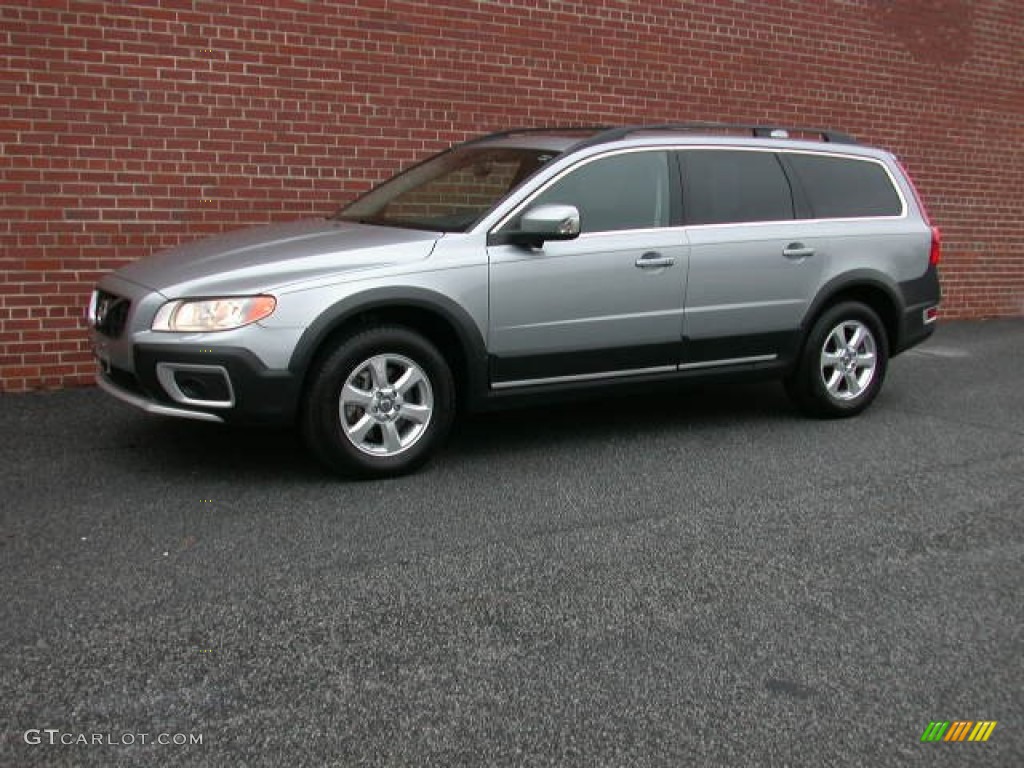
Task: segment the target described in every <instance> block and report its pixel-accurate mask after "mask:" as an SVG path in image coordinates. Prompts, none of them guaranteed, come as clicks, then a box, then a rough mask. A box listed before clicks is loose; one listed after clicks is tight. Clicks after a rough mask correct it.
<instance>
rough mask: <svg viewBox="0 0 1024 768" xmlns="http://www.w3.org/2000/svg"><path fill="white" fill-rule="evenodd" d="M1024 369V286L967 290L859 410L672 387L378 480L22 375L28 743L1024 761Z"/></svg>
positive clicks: (12, 501) (265, 755)
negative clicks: (983, 292)
mask: <svg viewBox="0 0 1024 768" xmlns="http://www.w3.org/2000/svg"><path fill="white" fill-rule="evenodd" d="M1022 382H1024V322H1022V321H998V322H979V323H954V324H946V325H943V326H942V327H940V329H939V331H938V332H937V334H936V336H935V337H934V338H933V340H931V341H929V342H928V343H927V344H926V345H924V346H923V347H921V348H919V349H917V350H914V351H911V352H908V353H907V354H905V355H903V356H901V357H899V358H897V359H896V360H895V361H893V363H892V365H891V367H890V370H889V377H888V381H887V384H886V387H885V388H884V389H883V391H882V394H881V396H880V397H879V399H878V401H877V402H876V403H875V405H874V406H873V407H872V408H871V409H870V410H869V411H868V412H867V413H865V414H864V415H863V416H861V417H859V418H857V419H853V420H847V421H814V420H807V419H804V418H802V417H800V416H798V415H797V414H796V412H795V410H794V409H793V408H792V407H791V406H790V405H789V404H788V402H787V401H786V399H785V398H784V396H783V394H782V392H781V388H779V387H777V386H775V385H765V386H751V387H730V388H686V389H680V390H669V391H668V392H667V393H659V394H658V395H657V396H651V397H645V398H628V397H627V398H616V399H611V400H599V401H592V402H586V403H578V404H569V405H564V406H560V407H548V408H543V409H528V410H520V411H515V412H511V413H504V414H497V415H487V416H478V417H474V418H472V419H469V420H466V421H464V422H462V423H461V424H460V426H459V427H458V428H457V430H456V432H455V434H454V435H453V437H452V439H451V441H450V443H449V446H448V448H447V449H446V450H445V451H444V452H443V454H442V455H441V456H440V457H439V459H438V460H437V461H436V462H434V463H433V464H432V465H430V466H429V467H428V468H427V469H425V470H424V471H422V472H420V473H419V474H416V475H414V476H411V477H405V478H401V479H398V480H389V481H384V482H372V483H347V482H343V481H339V480H335V479H333V478H332V477H330V476H328V475H326V474H324V473H323V472H321V470H320V469H319V468H318V467H317V466H316V465H315V464H314V463H313V462H312V461H311V460H310V459H309V458H308V457H307V455H306V454H305V452H304V451H303V449H302V447H301V445H300V443H299V441H298V439H297V437H296V436H295V435H294V434H292V433H291V432H288V431H260V430H243V429H228V428H224V427H217V426H211V425H205V424H200V423H187V422H176V421H166V420H161V419H157V418H154V417H150V416H147V415H145V414H142V413H139V412H136V411H134V410H132V409H130V408H128V407H126V406H123V405H121V404H119V403H117V402H114V401H112V400H110V399H109V398H107V397H105V396H104V395H102V394H101V393H99V392H98V391H95V390H77V391H65V392H56V393H39V394H30V395H4V396H3V397H0V431H2V434H3V438H4V439H3V441H2V443H0V508H2V510H3V511H2V513H0V584H2V585H3V590H4V600H3V604H2V608H0V640H2V642H0V653H2V665H0V765H4V766H8V765H9V766H35V765H40V766H43V765H45V766H63V765H68V766H72V765H73V766H93V765H95V766H108V765H140V766H142V765H147V766H148V765H188V766H192V765H209V766H225V765H246V766H262V765H266V766H300V765H309V766H326V765H337V766H348V765H368V766H378V765H379V766H385V765H388V766H390V765H396V766H492V765H493V766H504V765H509V766H513V765H526V766H533V765H557V766H645V765H650V766H663V765H665V766H667V765H673V766H681V765H737V766H750V765H784V764H785V765H808V766H822V765H864V766H882V765H886V766H888V765H928V766H932V765H957V766H960V765H987V766H1019V765H1022V764H1024V697H1022V694H1021V692H1022V691H1024V666H1022V663H1021V659H1022V658H1024V630H1022V625H1024V622H1022V605H1024V600H1022V594H1024V570H1022V563H1024V545H1022V543H1024V522H1022V514H1021V510H1022V505H1024V501H1022V499H1024V387H1022ZM936 720H942V721H945V720H949V721H956V720H971V721H981V720H994V721H997V722H998V725H997V726H996V728H995V729H994V731H993V732H992V735H991V737H990V738H989V740H988V742H986V743H983V744H976V743H967V742H964V743H935V744H932V743H925V744H923V743H921V741H920V739H921V735H922V733H923V731H924V730H925V728H926V726H928V724H929V722H930V721H936ZM45 729H51V731H56V733H50V734H48V733H46V732H45ZM30 731H36V732H38V733H29V734H28V740H30V741H35V740H38V741H39V742H41V743H35V744H29V743H26V732H30ZM93 734H99V735H101V736H102V737H103V739H104V741H105V742H113V743H102V744H82V743H72V744H61V743H60V741H61V739H64V740H72V741H77V742H81V739H80V738H78V737H80V736H86V737H89V738H91V737H92V735H93ZM143 734H146V735H148V738H146V739H142V738H141V735H143ZM128 735H131V737H132V738H131V741H132V742H133V743H124V742H127V741H129V739H128V738H127V736H128ZM160 735H168V736H169V737H170V738H174V737H176V736H179V735H184V736H185V737H189V738H194V737H195V736H196V735H199V736H200V737H201V739H202V743H201V744H184V745H180V744H178V745H176V744H173V743H171V744H157V743H155V741H156V739H157V737H158V736H160ZM48 739H52V740H55V741H56V742H57V743H54V744H50V743H49V742H48ZM142 742H145V743H142Z"/></svg>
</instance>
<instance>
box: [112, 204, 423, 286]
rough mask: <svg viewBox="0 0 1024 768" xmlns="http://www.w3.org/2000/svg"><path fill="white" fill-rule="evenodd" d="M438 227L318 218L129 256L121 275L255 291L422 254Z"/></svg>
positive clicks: (148, 282)
mask: <svg viewBox="0 0 1024 768" xmlns="http://www.w3.org/2000/svg"><path fill="white" fill-rule="evenodd" d="M439 237H441V233H439V232H424V231H421V230H411V229H396V228H393V227H376V226H368V225H364V224H356V223H353V222H347V221H332V220H324V219H318V220H314V221H296V222H292V223H290V224H277V225H273V226H269V227H257V228H254V229H243V230H238V231H236V232H228V233H226V234H223V235H216V236H214V237H208V238H205V239H203V240H196V241H194V242H191V243H187V244H185V245H181V246H178V247H177V248H172V249H170V250H168V251H163V252H161V253H158V254H155V255H153V256H150V257H149V258H145V259H142V260H141V261H137V262H134V263H133V264H129V265H128V266H126V267H123V268H122V269H120V270H119V271H118V275H119V276H120V277H123V278H125V279H127V280H130V281H132V282H133V283H137V284H138V285H142V286H145V287H147V288H150V289H151V290H154V291H159V292H160V293H162V294H164V295H165V296H166V297H167V298H171V299H175V298H179V297H182V296H196V295H205V296H213V295H216V294H225V295H242V294H246V293H259V292H262V291H269V290H272V289H274V288H280V287H281V286H284V285H288V284H290V283H294V282H298V281H301V280H308V279H312V278H317V277H323V276H325V275H331V274H338V273H341V272H347V271H354V270H361V269H372V268H375V267H386V266H390V265H394V264H400V263H405V262H410V261H418V260H421V259H424V258H426V257H427V256H429V255H430V252H431V251H432V250H433V247H434V243H435V242H436V241H437V239H438V238H439Z"/></svg>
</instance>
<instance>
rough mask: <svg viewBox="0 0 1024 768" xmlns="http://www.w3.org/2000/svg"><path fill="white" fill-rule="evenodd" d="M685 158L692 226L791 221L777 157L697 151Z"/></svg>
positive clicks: (686, 200)
mask: <svg viewBox="0 0 1024 768" xmlns="http://www.w3.org/2000/svg"><path fill="white" fill-rule="evenodd" d="M682 157H683V167H684V172H685V174H686V179H687V182H686V195H685V197H684V200H683V206H684V208H685V210H686V222H687V223H688V224H730V223H740V222H747V221H785V220H786V219H792V218H793V194H792V191H791V190H790V188H789V181H788V180H787V179H786V174H785V173H784V172H783V170H782V165H781V164H780V163H779V160H778V158H777V157H776V156H775V154H774V153H772V152H744V151H738V150H728V149H726V150H722V149H708V150H704V149H696V150H688V151H685V152H683V153H682Z"/></svg>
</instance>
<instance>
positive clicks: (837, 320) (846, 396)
mask: <svg viewBox="0 0 1024 768" xmlns="http://www.w3.org/2000/svg"><path fill="white" fill-rule="evenodd" d="M888 362H889V342H888V337H887V336H886V334H885V328H884V326H883V325H882V321H881V320H879V318H878V315H877V314H875V312H874V310H872V309H871V308H870V307H868V306H867V305H865V304H861V303H860V302H855V301H848V302H843V303H841V304H837V305H835V306H834V307H830V308H829V309H828V310H826V311H825V312H824V313H823V314H822V315H821V317H819V318H818V319H817V321H816V322H815V323H814V326H813V327H812V328H811V332H810V333H809V334H808V336H807V341H806V343H805V344H804V348H803V351H802V352H801V354H800V359H799V361H798V363H797V367H796V370H795V371H794V372H793V374H792V375H791V376H790V377H789V378H788V379H787V380H786V391H787V392H788V393H789V395H790V397H791V398H792V399H793V400H794V402H796V404H797V405H798V406H799V407H800V409H801V410H803V411H804V412H805V413H807V414H809V415H812V416H817V417H819V418H845V417H848V416H856V415H857V414H858V413H860V412H861V411H863V410H864V409H865V408H867V407H868V406H869V405H871V403H872V401H874V399H875V397H877V396H878V392H879V390H880V389H881V388H882V382H883V381H884V380H885V372H886V368H887V366H888Z"/></svg>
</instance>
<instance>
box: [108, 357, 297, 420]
mask: <svg viewBox="0 0 1024 768" xmlns="http://www.w3.org/2000/svg"><path fill="white" fill-rule="evenodd" d="M133 367H134V369H135V370H134V373H132V372H129V371H125V370H122V369H118V368H115V367H110V366H102V370H101V371H100V373H99V375H98V376H97V383H98V384H99V386H100V387H101V388H102V389H103V390H104V391H105V392H107V393H108V394H110V395H112V396H113V397H116V398H117V399H118V400H121V401H122V402H125V403H128V404H129V405H133V406H135V407H136V408H140V409H142V410H144V411H146V412H148V413H154V414H158V415H161V416H173V417H177V418H186V419H196V420H199V421H209V422H228V423H246V424H288V423H291V422H292V421H293V420H294V418H295V412H296V409H297V407H298V400H299V397H298V393H299V381H298V377H297V376H296V375H295V374H293V373H292V372H290V371H275V370H270V369H268V368H267V367H266V366H264V365H263V363H262V362H260V360H259V359H258V358H257V357H256V356H255V355H253V354H252V353H251V352H249V351H248V350H245V349H238V348H231V347H224V348H217V347H213V348H210V347H196V348H188V347H181V346H174V347H173V348H170V347H165V346H161V345H144V344H140V345H136V346H135V348H134V350H133Z"/></svg>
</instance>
